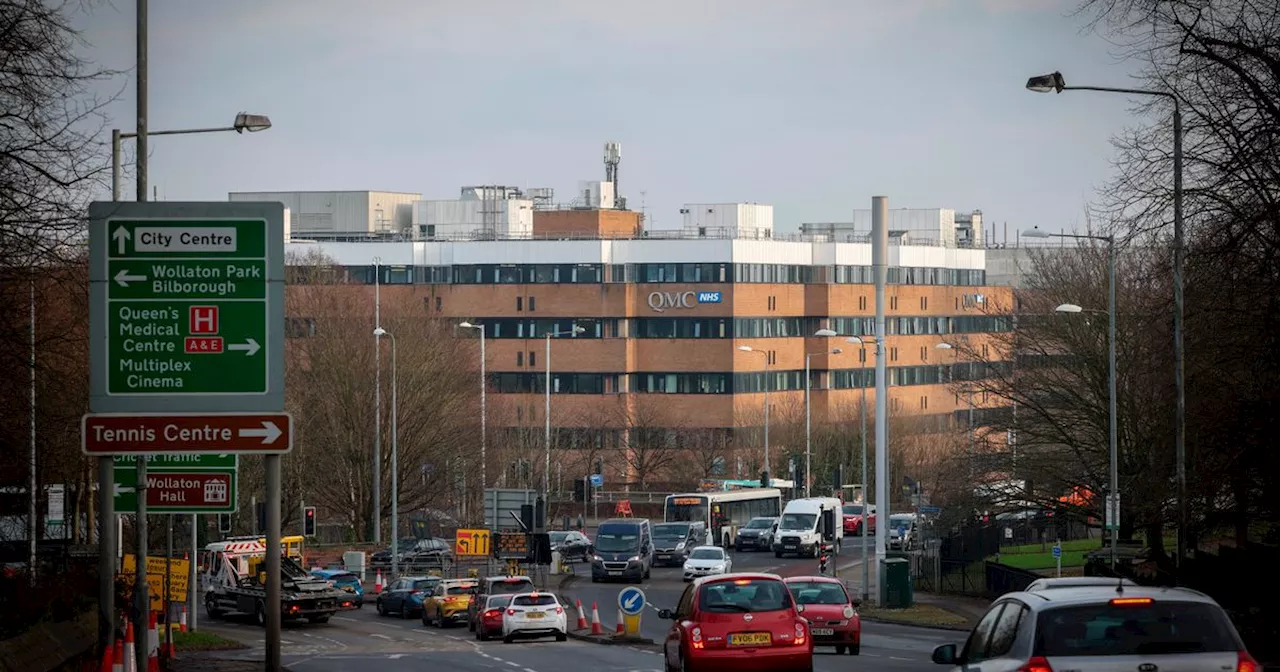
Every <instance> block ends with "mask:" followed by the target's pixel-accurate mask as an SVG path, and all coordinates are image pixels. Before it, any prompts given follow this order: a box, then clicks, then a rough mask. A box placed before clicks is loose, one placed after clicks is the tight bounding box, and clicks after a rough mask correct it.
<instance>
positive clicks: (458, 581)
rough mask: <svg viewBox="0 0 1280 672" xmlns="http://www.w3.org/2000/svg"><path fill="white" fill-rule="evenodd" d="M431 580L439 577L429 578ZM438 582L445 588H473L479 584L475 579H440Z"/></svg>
mask: <svg viewBox="0 0 1280 672" xmlns="http://www.w3.org/2000/svg"><path fill="white" fill-rule="evenodd" d="M424 578H425V577H424ZM431 578H439V577H431ZM440 582H441V583H443V584H445V585H446V586H466V585H472V586H475V585H479V583H480V582H479V581H478V580H476V579H440Z"/></svg>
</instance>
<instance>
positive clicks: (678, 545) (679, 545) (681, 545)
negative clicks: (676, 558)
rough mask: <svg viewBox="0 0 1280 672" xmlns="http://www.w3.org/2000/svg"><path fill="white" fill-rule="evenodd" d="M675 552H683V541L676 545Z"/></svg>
mask: <svg viewBox="0 0 1280 672" xmlns="http://www.w3.org/2000/svg"><path fill="white" fill-rule="evenodd" d="M676 550H677V551H683V550H684V542H683V541H682V542H680V543H678V544H676Z"/></svg>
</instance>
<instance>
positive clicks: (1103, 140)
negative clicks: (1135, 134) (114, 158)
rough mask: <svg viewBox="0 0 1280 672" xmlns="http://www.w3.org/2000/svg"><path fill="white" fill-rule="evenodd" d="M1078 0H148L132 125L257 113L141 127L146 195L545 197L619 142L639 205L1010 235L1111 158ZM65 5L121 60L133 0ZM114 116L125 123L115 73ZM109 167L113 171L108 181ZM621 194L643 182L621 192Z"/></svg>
mask: <svg viewBox="0 0 1280 672" xmlns="http://www.w3.org/2000/svg"><path fill="white" fill-rule="evenodd" d="M1075 2H1076V0H608V1H601V0H216V1H210V0H165V1H163V2H152V3H151V17H150V33H151V46H150V61H151V72H150V91H151V94H150V95H151V101H150V108H151V110H150V120H151V121H150V123H151V128H152V130H160V129H172V128H190V127H201V126H219V125H224V124H225V125H229V123H230V121H231V119H232V117H233V116H234V114H235V113H236V112H237V111H242V110H243V111H249V112H257V113H263V114H268V115H270V117H271V119H272V121H273V122H274V124H275V127H274V128H272V129H271V130H269V131H267V132H264V133H259V134H255V135H249V134H245V135H244V136H235V135H233V134H227V135H209V136H203V137H186V138H180V137H179V138H174V137H171V138H155V139H153V140H152V158H151V164H150V171H151V184H152V185H154V186H155V187H157V188H158V190H159V196H160V198H162V199H165V200H222V199H225V198H226V194H227V192H228V191H268V190H330V189H332V190H362V189H377V190H388V191H410V192H416V193H422V194H423V195H424V197H425V198H456V197H457V193H458V187H459V186H461V185H464V184H492V183H500V184H510V185H514V186H520V187H540V186H548V187H553V188H555V189H556V190H557V194H558V195H560V198H559V199H558V200H568V199H569V198H571V194H572V192H573V191H574V190H575V189H576V188H577V182H578V180H583V179H601V178H602V177H603V170H604V169H603V166H602V163H601V158H602V146H603V143H604V142H605V141H610V140H613V141H618V142H621V143H622V154H623V158H622V165H621V168H620V177H621V180H620V182H621V189H622V192H623V194H625V195H626V196H627V197H628V198H629V201H630V204H631V206H632V207H633V208H635V209H639V207H640V205H641V203H642V201H643V203H644V205H645V208H646V210H647V212H648V215H649V218H650V221H651V225H652V226H656V227H661V228H668V227H675V226H679V225H680V215H679V214H678V209H679V207H680V206H681V205H682V204H684V203H723V202H735V201H744V202H758V203H770V204H772V205H773V206H774V208H775V210H774V212H775V215H774V216H775V221H776V222H777V225H778V227H779V228H780V229H793V228H794V227H796V226H797V225H798V224H799V222H803V221H842V220H847V219H848V218H849V212H850V211H851V210H853V209H855V208H867V207H869V203H870V198H871V197H872V196H873V195H881V194H883V195H887V196H888V197H889V204H890V207H892V208H898V207H913V208H929V207H946V208H955V209H957V210H966V211H967V210H971V209H981V210H983V211H984V212H985V213H986V218H987V220H988V221H989V222H996V223H997V226H998V230H997V240H999V239H1000V237H1001V236H1002V231H1003V223H1004V222H1008V229H1009V231H1010V235H1011V236H1012V232H1013V231H1015V230H1017V229H1022V228H1029V227H1031V226H1034V225H1042V226H1050V227H1053V228H1058V227H1066V228H1074V227H1076V226H1081V225H1082V222H1083V215H1082V208H1083V205H1084V204H1085V202H1086V201H1087V200H1089V199H1090V198H1092V197H1093V190H1094V188H1095V187H1096V186H1097V185H1098V184H1100V183H1101V182H1102V181H1103V180H1105V179H1106V177H1107V175H1108V172H1109V160H1110V157H1111V148H1110V145H1109V136H1110V134H1112V133H1114V132H1116V131H1118V130H1120V129H1121V128H1123V126H1124V125H1126V124H1131V123H1138V122H1137V120H1134V119H1133V118H1131V117H1130V116H1129V105H1128V102H1127V101H1126V100H1124V99H1123V98H1119V97H1114V96H1106V95H1098V94H1088V93H1066V94H1062V95H1060V96H1058V95H1053V94H1032V93H1029V92H1027V91H1026V90H1025V89H1024V88H1023V85H1024V83H1025V81H1026V78H1027V77H1028V76H1029V75H1033V74H1040V73H1042V72H1050V71H1053V70H1055V69H1059V70H1061V71H1062V72H1063V73H1064V74H1065V75H1066V77H1067V80H1068V82H1069V83H1070V82H1075V83H1081V84H1084V83H1090V84H1102V85H1106V84H1110V85H1124V84H1126V83H1128V81H1129V80H1128V74H1127V73H1128V72H1129V66H1128V65H1127V64H1123V63H1119V62H1117V61H1116V60H1115V58H1114V57H1113V56H1112V55H1111V54H1110V53H1109V51H1108V48H1107V45H1106V43H1104V42H1103V41H1101V40H1100V39H1098V38H1097V37H1094V36H1092V35H1090V34H1088V33H1086V32H1084V31H1083V26H1084V19H1083V18H1081V17H1077V16H1073V15H1072V10H1073V9H1074V6H1075ZM79 22H80V23H81V24H82V25H83V26H84V29H85V37H86V39H87V40H88V41H89V42H90V43H91V45H92V46H91V48H90V52H89V56H90V57H91V58H93V59H94V60H95V61H97V62H99V63H101V64H103V65H106V66H109V67H113V68H120V69H131V68H132V67H133V59H134V8H133V2H131V0H114V6H106V7H100V8H98V9H96V10H94V12H93V14H92V15H90V16H88V17H82V18H81V19H80V20H79ZM131 77H132V75H131V74H130V75H129V79H125V78H123V77H122V78H121V79H120V80H119V81H117V82H115V83H114V87H115V88H116V89H120V88H121V87H123V94H122V99H121V100H120V101H119V102H118V103H117V104H114V105H113V106H112V107H111V108H110V111H111V115H112V118H113V123H114V124H115V125H118V126H119V127H121V128H123V129H130V130H131V129H132V128H133V126H134V116H133V115H134V100H133V96H134V88H133V85H132V80H131ZM132 188H133V187H132V186H131V185H129V186H127V187H126V190H127V193H130V192H131V191H132ZM641 192H645V195H644V196H643V198H642V195H641Z"/></svg>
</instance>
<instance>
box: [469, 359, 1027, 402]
mask: <svg viewBox="0 0 1280 672" xmlns="http://www.w3.org/2000/svg"><path fill="white" fill-rule="evenodd" d="M531 359H532V355H531ZM1006 366H1007V365H1006V364H1005V363H994V364H987V363H976V362H966V363H959V364H953V365H936V364H926V365H922V366H894V367H888V377H889V385H891V386H894V387H902V386H908V385H939V384H943V383H949V382H953V381H958V380H974V379H976V378H978V377H980V376H982V375H984V374H988V373H991V369H992V368H1000V369H1001V370H1004V369H1005V368H1006ZM820 374H821V372H820V371H816V370H815V371H811V372H810V376H811V377H812V385H813V387H814V388H820V386H821V375H820ZM546 380H547V378H546V374H545V373H542V372H529V373H491V374H489V390H490V391H491V392H500V393H506V394H522V393H525V394H527V393H537V394H545V393H546V389H547V387H546ZM828 386H829V387H830V388H831V389H837V390H842V389H855V388H870V387H874V386H875V369H874V368H871V367H864V368H858V369H832V370H831V371H830V379H829V383H828ZM765 388H768V389H769V391H774V392H776V391H786V390H803V389H804V371H803V370H801V371H768V372H760V371H757V372H742V373H733V372H690V373H649V372H638V373H631V374H621V373H553V374H551V392H552V393H553V394H613V393H616V392H619V391H622V390H624V389H625V390H627V391H629V392H637V393H652V394H751V393H758V392H764V391H765Z"/></svg>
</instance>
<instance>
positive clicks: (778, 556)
mask: <svg viewBox="0 0 1280 672" xmlns="http://www.w3.org/2000/svg"><path fill="white" fill-rule="evenodd" d="M773 557H775V558H781V557H782V551H774V552H773Z"/></svg>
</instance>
